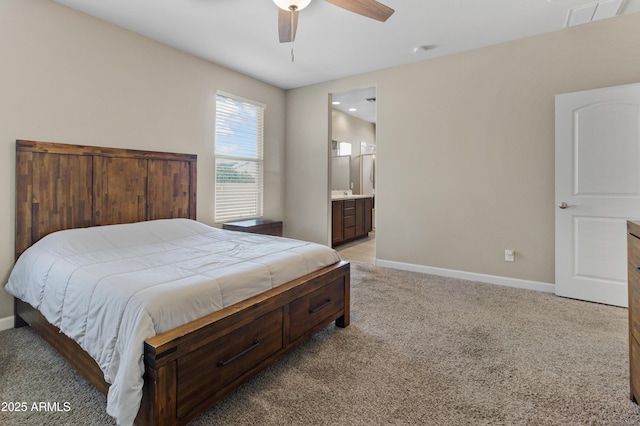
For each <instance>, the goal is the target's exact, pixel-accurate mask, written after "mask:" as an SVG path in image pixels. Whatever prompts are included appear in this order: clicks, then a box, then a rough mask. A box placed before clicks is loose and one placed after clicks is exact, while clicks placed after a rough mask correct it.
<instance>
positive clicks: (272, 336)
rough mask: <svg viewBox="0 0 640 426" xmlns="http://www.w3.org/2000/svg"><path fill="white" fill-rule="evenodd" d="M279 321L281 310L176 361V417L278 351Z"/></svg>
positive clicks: (281, 322) (280, 337)
mask: <svg viewBox="0 0 640 426" xmlns="http://www.w3.org/2000/svg"><path fill="white" fill-rule="evenodd" d="M283 318H284V316H283V310H282V309H277V310H275V311H273V312H270V313H268V314H266V315H263V316H262V317H260V318H258V319H256V320H254V321H253V322H251V323H249V324H247V325H245V326H244V327H241V328H239V329H236V330H234V331H232V332H231V333H229V334H226V335H224V336H222V337H221V338H219V339H216V340H214V341H212V342H210V343H208V344H206V345H204V346H202V347H201V348H200V349H198V350H196V351H195V352H192V353H190V354H188V355H187V356H185V357H184V358H182V359H180V360H179V363H178V407H179V409H178V417H182V416H183V415H186V414H188V413H189V411H191V409H192V408H194V407H195V406H197V405H198V404H200V403H201V402H203V401H206V400H207V399H209V398H211V397H214V396H215V394H216V393H217V392H218V391H219V390H221V389H222V388H224V387H225V386H227V385H228V384H230V383H231V382H233V381H235V380H237V379H238V378H239V377H240V378H241V377H243V376H244V375H245V374H246V373H250V370H251V369H252V368H254V367H256V366H257V365H258V364H260V362H262V361H263V360H265V359H267V358H268V357H269V356H271V355H273V354H274V353H276V352H278V351H280V350H281V349H282V348H283ZM212 384H215V385H214V386H212Z"/></svg>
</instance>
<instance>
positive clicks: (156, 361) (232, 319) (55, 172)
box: [15, 141, 350, 425]
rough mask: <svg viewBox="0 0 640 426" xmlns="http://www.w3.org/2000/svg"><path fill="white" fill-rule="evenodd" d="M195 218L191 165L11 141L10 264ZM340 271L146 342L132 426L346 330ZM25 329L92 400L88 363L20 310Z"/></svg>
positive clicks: (94, 374)
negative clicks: (78, 237)
mask: <svg viewBox="0 0 640 426" xmlns="http://www.w3.org/2000/svg"><path fill="white" fill-rule="evenodd" d="M195 215H196V156H195V155H187V154H173V153H162V152H155V151H138V150H127V149H116V148H102V147H90V146H80V145H67V144H58V143H49V142H33V141H17V142H16V258H17V257H18V256H19V255H20V254H21V253H22V252H23V251H24V250H26V249H27V248H28V247H30V246H31V245H32V244H33V243H35V242H36V241H38V240H39V239H40V238H42V237H44V236H45V235H47V234H49V233H51V232H54V231H58V230H62V229H69V228H79V227H88V226H98V225H108V224H116V223H129V222H137V221H142V220H151V219H160V218H176V217H186V218H191V219H195ZM349 268H350V267H349V263H348V262H340V263H338V264H336V265H332V266H329V267H326V268H323V269H321V270H319V271H316V272H313V273H311V274H308V275H305V276H303V277H300V278H298V279H296V280H293V281H291V282H288V283H286V284H283V285H281V286H278V287H276V288H274V289H272V290H269V291H267V292H264V293H261V294H258V295H256V296H254V297H251V298H249V299H247V300H244V301H242V302H239V303H236V304H234V305H232V306H229V307H227V308H224V309H221V310H219V311H217V312H214V313H212V314H210V315H207V316H205V317H203V318H200V319H197V320H195V321H192V322H190V323H187V324H185V325H182V326H180V327H177V328H175V329H173V330H170V331H168V332H166V333H163V334H160V335H157V336H155V337H153V338H150V339H148V340H146V341H145V344H144V363H145V376H144V388H143V397H142V405H141V407H140V411H139V412H138V417H137V418H136V424H137V425H182V424H185V423H188V422H189V421H190V420H192V419H193V418H194V417H196V416H197V415H198V414H200V413H202V412H203V411H204V410H206V409H207V408H208V407H209V406H211V405H212V404H213V403H215V402H216V401H218V400H219V399H221V398H222V397H224V396H225V395H227V394H228V393H229V392H231V391H233V390H234V389H236V388H237V387H238V386H240V385H241V384H242V383H244V382H246V381H247V380H249V379H250V378H251V377H253V376H254V375H255V374H257V373H258V372H259V371H261V370H263V369H264V368H266V367H267V366H269V365H270V364H272V363H273V362H274V361H276V360H277V359H279V358H281V357H282V356H283V355H284V354H285V353H287V352H288V351H290V350H291V349H293V348H295V347H296V346H298V345H299V344H300V343H302V342H303V341H304V340H306V339H307V338H309V337H311V336H312V335H313V334H315V333H316V332H318V331H319V330H321V329H322V328H324V327H326V326H327V325H328V324H330V323H331V322H333V321H335V323H336V325H337V326H339V327H346V326H348V325H349V312H350V300H349V286H350V269H349ZM15 321H16V327H20V326H26V325H30V326H31V327H32V328H33V329H34V330H36V331H37V332H38V333H39V334H40V335H42V336H43V337H44V339H45V340H46V341H47V342H48V343H49V344H50V345H51V346H53V347H54V348H55V349H56V350H57V351H58V352H59V353H60V354H61V355H62V356H63V357H64V358H66V359H67V360H68V361H69V362H70V363H71V364H72V365H73V366H75V367H76V368H77V369H78V370H79V371H80V372H81V373H82V374H83V375H84V376H85V377H86V378H87V379H88V380H89V381H90V382H92V383H93V384H94V385H95V386H96V387H97V388H98V389H99V390H100V391H101V392H103V393H105V394H106V393H107V391H108V389H109V385H108V384H107V383H106V382H105V381H104V376H103V373H102V372H101V371H100V369H99V367H98V365H97V364H96V362H95V361H94V360H93V358H91V357H90V356H89V355H88V354H87V353H86V352H84V351H83V350H82V349H81V348H80V346H79V345H78V344H77V343H76V342H74V341H73V340H71V339H70V338H68V337H66V336H65V335H64V334H62V333H60V332H59V330H58V329H57V328H56V327H54V326H53V325H51V324H50V323H49V322H47V321H46V320H45V318H44V317H43V316H42V314H40V312H38V311H37V310H35V309H34V308H32V307H31V306H30V305H29V304H27V303H24V302H22V301H21V300H19V299H15Z"/></svg>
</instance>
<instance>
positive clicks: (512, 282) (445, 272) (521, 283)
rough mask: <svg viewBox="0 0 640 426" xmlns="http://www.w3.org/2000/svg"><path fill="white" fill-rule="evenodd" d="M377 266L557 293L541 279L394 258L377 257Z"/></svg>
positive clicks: (553, 286)
mask: <svg viewBox="0 0 640 426" xmlns="http://www.w3.org/2000/svg"><path fill="white" fill-rule="evenodd" d="M376 266H382V267H385V268H393V269H402V270H404V271H412V272H422V273H425V274H431V275H439V276H441V277H449V278H459V279H463V280H469V281H478V282H481V283H487V284H497V285H503V286H506V287H515V288H522V289H526V290H535V291H541V292H544V293H555V288H556V286H555V285H553V284H549V283H543V282H540V281H528V280H521V279H517V278H507V277H501V276H498V275H486V274H478V273H475V272H464V271H456V270H453V269H444V268H434V267H432V266H423V265H415V264H412V263H403V262H395V261H392V260H383V259H376Z"/></svg>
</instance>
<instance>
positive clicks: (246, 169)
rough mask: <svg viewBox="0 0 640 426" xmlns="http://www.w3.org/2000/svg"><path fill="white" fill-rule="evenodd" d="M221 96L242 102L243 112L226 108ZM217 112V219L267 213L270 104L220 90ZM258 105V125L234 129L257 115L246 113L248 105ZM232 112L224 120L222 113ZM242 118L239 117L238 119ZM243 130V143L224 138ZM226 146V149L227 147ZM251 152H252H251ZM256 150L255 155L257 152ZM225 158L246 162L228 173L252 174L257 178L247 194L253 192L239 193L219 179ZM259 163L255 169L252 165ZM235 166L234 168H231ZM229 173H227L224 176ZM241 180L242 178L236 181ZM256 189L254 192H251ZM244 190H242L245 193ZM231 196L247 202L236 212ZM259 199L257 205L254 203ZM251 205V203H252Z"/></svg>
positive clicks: (215, 151)
mask: <svg viewBox="0 0 640 426" xmlns="http://www.w3.org/2000/svg"><path fill="white" fill-rule="evenodd" d="M220 98H226V99H229V100H230V101H231V102H233V103H235V104H238V105H241V108H239V110H241V111H243V113H241V114H239V115H235V116H234V115H232V114H230V111H231V110H232V109H233V107H231V108H229V109H228V110H226V111H223V110H222V108H221V105H220V104H219V102H220ZM215 104H216V110H215V111H216V112H215V129H214V138H213V139H214V143H213V157H214V161H213V163H214V222H215V223H224V222H232V221H238V220H245V219H256V218H262V217H263V214H264V113H265V110H266V106H265V105H264V104H262V103H260V102H256V101H254V100H251V99H247V98H243V97H241V96H236V95H233V94H230V93H226V92H222V91H216V98H215ZM245 108H248V109H252V108H253V109H254V115H255V127H252V128H251V129H252V130H253V133H255V135H254V134H253V133H252V132H251V131H246V132H245V131H244V129H243V130H242V131H240V130H238V129H234V127H233V126H241V127H242V126H243V125H244V124H246V123H247V119H248V118H251V119H254V118H253V116H252V114H247V115H245V114H244V109H245ZM223 115H224V116H228V117H227V118H229V121H227V122H226V123H224V124H221V120H222V119H223V118H222V117H223ZM238 119H239V121H238ZM225 129H227V131H229V132H234V131H238V132H239V133H238V134H239V139H240V141H239V143H238V144H236V145H234V144H233V143H230V142H229V141H225V142H223V140H224V139H225V136H227V135H226V131H225ZM248 136H255V145H251V144H248V143H247V141H248V140H251V139H250V138H249V137H248ZM233 149H236V150H239V151H241V152H242V154H237V155H234V154H233ZM225 150H226V151H225ZM248 152H249V153H248ZM254 154H255V155H254ZM221 162H228V163H244V165H242V166H238V170H241V171H240V172H236V171H234V170H235V168H233V167H230V168H229V171H230V172H233V174H231V173H230V175H227V176H226V178H231V179H233V177H236V178H238V179H245V178H246V179H249V176H251V177H253V178H254V179H256V182H255V186H254V187H253V188H252V189H250V188H245V189H246V190H247V194H251V196H249V195H246V196H240V197H238V192H237V191H238V189H237V188H236V189H233V188H226V189H223V187H222V186H223V185H224V183H221V182H219V177H220V176H218V173H219V169H220V163H221ZM252 166H255V170H253V169H252ZM231 169H234V170H231ZM223 177H225V176H223ZM236 183H241V182H236ZM251 191H253V192H251ZM242 192H243V191H240V193H242ZM230 197H235V198H236V199H238V198H240V199H241V200H240V203H242V204H245V205H244V206H242V207H237V211H235V212H234V207H231V204H232V203H233V202H232V201H231V198H230ZM253 202H255V205H252V203H253ZM248 206H251V207H248Z"/></svg>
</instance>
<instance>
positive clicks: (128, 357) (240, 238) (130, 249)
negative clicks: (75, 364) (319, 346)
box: [5, 219, 340, 425]
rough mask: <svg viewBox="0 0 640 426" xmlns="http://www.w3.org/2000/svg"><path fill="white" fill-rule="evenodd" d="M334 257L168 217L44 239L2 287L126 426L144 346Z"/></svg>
mask: <svg viewBox="0 0 640 426" xmlns="http://www.w3.org/2000/svg"><path fill="white" fill-rule="evenodd" d="M339 260H340V258H339V256H338V254H337V253H336V252H335V251H334V250H333V249H331V248H329V247H326V246H323V245H320V244H314V243H309V242H304V241H298V240H292V239H287V238H281V237H273V236H268V235H258V234H250V233H242V232H234V231H226V230H221V229H218V228H213V227H210V226H207V225H205V224H203V223H200V222H196V221H193V220H189V219H166V220H155V221H148V222H138V223H132V224H122V225H109V226H100V227H92V228H81V229H71V230H65V231H59V232H55V233H52V234H49V235H47V236H46V237H44V238H43V239H41V240H40V241H38V242H37V243H36V244H34V245H33V246H32V247H30V248H29V249H28V250H27V251H25V252H24V253H23V254H22V255H21V256H20V258H19V259H18V261H17V262H16V265H15V266H14V269H13V271H12V272H11V275H10V277H9V280H8V283H7V285H6V287H5V289H6V290H7V291H8V292H9V293H11V294H13V295H14V296H15V297H17V298H19V299H21V300H23V301H25V302H27V303H29V304H30V305H32V306H33V307H34V308H36V309H38V310H39V311H40V312H41V313H42V314H43V315H44V316H45V318H46V319H47V320H48V321H49V322H50V323H51V324H53V325H55V326H56V327H58V328H59V329H60V330H61V332H62V333H64V334H66V335H67V336H69V337H70V338H72V339H73V340H75V341H76V342H77V343H78V344H79V345H80V346H81V347H82V348H83V349H84V350H85V351H86V352H88V353H89V354H90V355H91V356H92V357H93V358H94V359H95V360H96V362H97V363H98V365H99V367H100V369H101V370H102V372H103V373H104V378H105V381H106V382H107V383H110V384H111V386H110V388H109V393H108V395H107V412H108V413H109V414H110V415H111V416H113V417H114V418H115V419H116V421H117V422H118V424H120V425H128V424H132V423H133V421H134V419H135V417H136V415H137V412H138V409H139V406H140V401H141V398H142V387H143V374H144V362H143V348H144V340H146V339H148V338H150V337H152V336H154V335H156V334H160V333H163V332H165V331H168V330H170V329H172V328H175V327H177V326H179V325H182V324H185V323H187V322H189V321H192V320H195V319H197V318H200V317H202V316H204V315H207V314H209V313H211V312H214V311H216V310H219V309H221V308H224V307H226V306H230V305H232V304H234V303H236V302H239V301H241V300H244V299H246V298H248V297H251V296H253V295H256V294H258V293H261V292H263V291H266V290H269V289H271V288H273V287H276V286H278V285H280V284H284V283H286V282H288V281H291V280H293V279H295V278H298V277H300V276H302V275H305V274H308V273H310V272H313V271H316V270H318V269H321V268H323V267H325V266H329V265H332V264H334V263H336V262H338V261H339Z"/></svg>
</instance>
